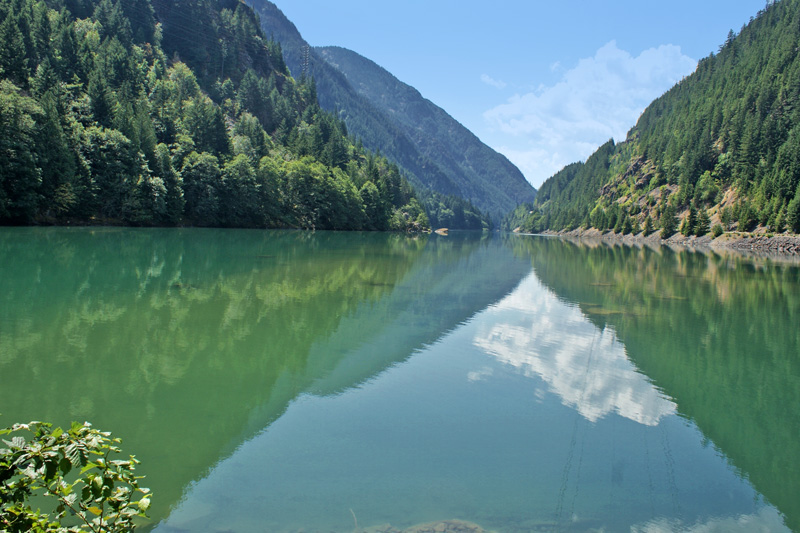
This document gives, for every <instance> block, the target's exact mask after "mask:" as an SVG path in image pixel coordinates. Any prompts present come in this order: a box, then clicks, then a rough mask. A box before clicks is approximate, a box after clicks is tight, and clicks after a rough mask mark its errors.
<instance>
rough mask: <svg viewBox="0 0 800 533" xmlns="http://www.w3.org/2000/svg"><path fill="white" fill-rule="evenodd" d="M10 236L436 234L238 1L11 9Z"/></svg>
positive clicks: (1, 52) (2, 200)
mask: <svg viewBox="0 0 800 533" xmlns="http://www.w3.org/2000/svg"><path fill="white" fill-rule="evenodd" d="M0 21H1V22H0V223H3V224H67V223H79V224H85V223H95V224H99V223H102V224H126V225H142V226H153V225H159V226H170V225H196V226H221V227H294V228H316V229H366V230H390V229H391V230H405V229H426V228H428V227H429V219H428V216H427V214H426V213H425V210H424V208H423V206H422V204H423V203H425V205H426V206H427V207H428V210H429V211H430V212H431V213H432V214H433V215H434V216H435V217H437V218H443V217H446V216H448V215H450V214H452V215H453V217H456V216H460V217H461V219H462V220H463V221H469V222H471V223H474V222H475V221H474V217H475V216H477V217H478V219H479V221H478V223H477V225H478V227H481V226H482V224H481V221H480V215H479V214H478V215H474V214H473V213H471V212H469V211H467V212H465V211H464V209H460V210H459V205H460V204H457V202H454V201H453V200H451V199H448V198H445V197H442V196H440V195H433V194H431V193H428V192H425V193H424V194H423V195H422V196H418V195H417V193H416V192H415V191H414V189H413V187H412V186H411V185H410V184H409V182H408V181H407V180H406V179H405V177H404V176H403V175H402V174H401V171H400V169H399V168H398V167H397V166H396V165H394V164H392V163H390V162H389V161H388V160H387V159H386V158H385V157H382V156H380V155H376V154H374V153H371V152H369V151H368V150H366V149H365V148H364V147H363V146H362V144H361V143H360V142H357V141H353V140H352V138H350V137H348V132H347V127H346V126H345V124H344V122H343V121H341V120H340V119H338V118H336V117H335V116H334V115H332V114H330V113H328V112H325V111H323V110H322V109H321V108H320V106H319V104H318V100H317V94H316V85H315V82H314V80H313V79H312V78H310V77H305V76H301V77H300V79H294V78H292V77H291V76H290V75H289V70H288V69H287V67H286V64H285V62H284V58H283V54H282V50H281V46H280V45H279V44H278V43H277V42H275V41H273V40H271V39H269V38H267V37H266V36H265V35H264V34H263V32H262V30H261V28H260V22H259V20H258V17H257V16H256V15H255V14H254V13H253V11H252V10H251V9H250V8H249V7H247V6H246V5H245V4H243V3H241V2H239V1H237V0H153V1H152V2H151V1H150V0H116V1H112V0H0Z"/></svg>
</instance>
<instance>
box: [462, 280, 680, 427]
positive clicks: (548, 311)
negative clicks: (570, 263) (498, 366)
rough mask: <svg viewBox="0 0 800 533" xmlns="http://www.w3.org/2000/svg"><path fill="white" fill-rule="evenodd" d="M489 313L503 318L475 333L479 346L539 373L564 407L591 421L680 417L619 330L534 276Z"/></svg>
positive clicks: (528, 371) (527, 371)
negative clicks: (640, 369)
mask: <svg viewBox="0 0 800 533" xmlns="http://www.w3.org/2000/svg"><path fill="white" fill-rule="evenodd" d="M487 312H488V313H493V314H496V315H497V320H496V321H495V322H494V325H493V326H491V327H490V328H489V330H488V331H480V332H479V333H478V334H477V335H476V337H475V339H474V344H475V345H476V346H477V347H479V348H480V349H482V350H483V351H484V352H486V353H487V354H489V355H492V356H493V357H496V358H497V359H498V360H499V361H501V362H503V363H505V364H507V365H510V366H512V367H514V368H516V369H517V370H518V371H519V372H520V373H522V374H523V375H526V376H530V377H533V376H539V377H540V378H541V379H543V380H544V381H545V382H546V383H547V384H548V386H549V388H550V390H551V392H553V393H555V394H557V395H558V396H559V397H560V398H561V402H562V403H563V404H564V405H566V406H568V407H571V408H573V409H575V410H576V411H578V413H580V414H581V416H583V417H584V418H586V419H587V420H589V421H590V422H596V421H598V420H600V419H601V418H603V417H605V416H607V415H608V414H610V413H613V412H616V413H617V414H619V415H620V416H623V417H625V418H628V419H630V420H633V421H634V422H638V423H640V424H644V425H646V426H657V425H658V423H659V420H661V418H663V417H665V416H668V415H671V414H674V413H675V410H676V406H675V404H674V403H673V402H672V401H671V400H669V399H667V398H665V397H664V396H663V395H662V394H661V393H660V392H659V391H658V390H657V389H656V388H655V387H654V386H653V384H652V383H650V381H649V380H648V379H647V377H646V376H644V375H642V374H641V373H639V372H638V371H637V370H636V367H635V366H634V365H633V363H631V361H630V360H629V359H628V356H627V354H626V353H625V346H623V345H622V343H620V342H619V341H618V340H617V338H616V335H615V333H614V331H613V329H611V328H605V329H603V330H602V331H601V330H599V329H598V328H597V327H596V326H595V325H594V324H592V323H591V322H590V321H589V320H588V319H587V317H586V316H585V315H584V314H583V313H582V312H581V310H580V309H579V308H578V307H576V306H569V305H566V304H565V303H564V302H563V301H560V300H559V299H558V298H557V297H556V296H555V295H554V294H552V293H551V292H550V291H548V290H547V289H546V288H544V287H543V286H542V285H541V283H540V282H539V280H538V279H537V278H536V276H534V275H531V276H530V277H528V278H527V279H526V280H525V281H523V282H522V284H521V285H520V287H519V288H518V289H517V290H515V291H514V292H513V293H512V294H511V295H509V296H508V297H507V298H505V299H503V300H501V301H500V302H499V303H498V304H497V305H495V306H494V307H492V308H491V309H489V310H488V311H487ZM473 374H475V376H477V375H479V373H473ZM473 377H474V376H471V379H472V378H473Z"/></svg>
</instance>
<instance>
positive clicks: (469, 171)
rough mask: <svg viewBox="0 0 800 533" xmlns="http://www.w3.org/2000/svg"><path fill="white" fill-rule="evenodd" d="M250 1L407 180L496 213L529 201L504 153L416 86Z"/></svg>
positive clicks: (352, 124)
mask: <svg viewBox="0 0 800 533" xmlns="http://www.w3.org/2000/svg"><path fill="white" fill-rule="evenodd" d="M247 1H248V3H249V4H251V5H253V6H254V8H255V9H256V11H257V12H258V13H259V15H260V16H261V24H262V27H263V28H264V30H265V32H266V33H267V34H268V35H271V36H273V37H274V38H275V40H277V41H279V42H280V43H281V45H282V47H283V50H284V54H285V57H286V62H287V64H288V65H289V68H290V69H291V71H292V72H293V73H294V74H295V75H296V76H297V75H298V73H299V72H302V71H303V69H304V68H305V67H304V65H306V64H307V72H308V75H310V76H313V77H314V78H315V80H316V84H317V91H318V94H319V99H320V104H321V105H322V107H323V108H325V109H328V110H331V111H335V112H337V113H338V114H339V116H340V117H341V118H342V119H343V120H344V121H345V123H346V124H347V127H348V130H349V131H350V132H351V133H352V134H354V135H355V136H357V137H358V138H359V139H361V140H362V141H363V143H364V145H365V146H367V147H369V148H371V149H374V150H380V152H381V153H382V154H384V155H386V156H387V157H388V158H389V159H390V160H392V161H394V162H396V163H397V164H398V165H399V166H400V167H401V168H402V169H404V170H406V171H408V173H409V174H410V175H411V176H413V178H411V179H412V182H414V183H415V184H416V183H420V184H423V185H424V186H426V187H429V188H430V189H431V190H433V191H437V192H439V193H442V194H445V195H457V196H459V197H461V198H465V199H467V200H469V201H471V202H472V203H474V204H475V205H476V206H478V208H480V209H481V210H483V211H484V212H488V213H490V214H491V215H492V217H493V218H495V219H499V217H501V216H502V215H503V214H505V213H507V212H508V211H509V210H510V209H513V208H514V207H515V206H516V205H518V204H519V203H520V202H530V201H532V200H533V198H534V196H535V190H534V189H533V187H532V186H531V185H530V184H529V183H528V182H527V181H526V180H525V178H524V177H523V175H522V173H521V172H520V171H519V170H518V169H517V168H516V167H515V166H514V165H513V164H511V163H510V162H509V161H508V159H506V158H505V156H503V155H501V154H498V153H497V152H495V151H494V150H492V149H491V148H489V147H488V146H486V145H485V144H483V143H482V142H481V141H480V140H479V139H478V138H477V137H475V136H474V135H473V134H472V133H471V132H470V131H469V130H467V129H466V128H464V127H463V126H462V125H461V124H460V123H458V122H457V121H456V120H455V119H453V118H452V117H450V116H449V115H448V114H447V113H446V112H444V111H443V110H442V109H441V108H439V107H437V106H436V105H434V104H433V103H431V102H430V101H428V100H426V99H424V98H423V97H422V96H421V95H420V94H419V92H418V91H417V90H416V89H414V88H412V87H410V86H408V85H406V84H404V83H402V82H401V81H399V80H397V78H395V77H394V76H392V75H391V74H390V73H389V72H387V71H386V70H384V69H383V68H381V67H379V66H378V65H376V64H375V63H373V62H372V61H370V60H368V59H366V58H364V57H362V56H360V55H358V54H356V53H355V52H351V51H349V50H346V49H343V48H336V47H327V48H310V47H309V46H308V43H306V42H305V41H304V40H303V38H302V37H301V35H300V33H299V32H298V31H297V28H295V26H294V25H293V24H292V23H291V22H290V21H289V20H288V19H286V17H285V16H284V14H283V13H282V12H281V11H280V10H279V9H278V8H277V7H276V6H275V5H274V4H273V3H271V2H269V1H268V0H247ZM306 58H307V59H308V60H307V61H306Z"/></svg>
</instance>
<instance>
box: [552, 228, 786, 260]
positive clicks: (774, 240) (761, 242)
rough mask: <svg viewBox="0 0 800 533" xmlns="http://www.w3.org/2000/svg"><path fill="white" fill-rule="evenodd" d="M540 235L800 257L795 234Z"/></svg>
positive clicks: (574, 232)
mask: <svg viewBox="0 0 800 533" xmlns="http://www.w3.org/2000/svg"><path fill="white" fill-rule="evenodd" d="M543 235H550V236H560V237H569V238H575V239H580V240H601V241H608V242H619V243H623V244H651V245H659V244H661V245H668V246H678V247H683V248H706V249H726V250H735V251H739V252H754V253H758V254H759V255H780V256H798V257H800V236H798V235H784V234H779V235H768V234H758V233H737V232H728V233H723V234H722V235H720V236H719V237H717V238H713V237H712V236H711V235H704V236H702V237H695V236H691V237H685V236H683V235H681V234H680V233H676V234H675V235H673V236H672V237H670V238H668V239H662V238H661V235H660V234H659V232H657V231H656V232H654V233H651V234H650V235H648V236H645V235H644V234H643V233H639V234H636V235H633V234H628V235H622V234H619V233H614V232H613V231H609V232H606V233H603V232H601V231H599V230H597V229H594V228H591V229H576V230H572V231H560V232H551V231H550V232H545V233H543Z"/></svg>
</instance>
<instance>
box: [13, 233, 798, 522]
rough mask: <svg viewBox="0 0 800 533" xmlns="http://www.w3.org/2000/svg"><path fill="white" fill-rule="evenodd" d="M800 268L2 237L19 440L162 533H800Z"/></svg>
mask: <svg viewBox="0 0 800 533" xmlns="http://www.w3.org/2000/svg"><path fill="white" fill-rule="evenodd" d="M798 324H800V269H798V267H797V266H796V265H794V264H791V263H781V262H774V261H770V260H768V259H749V258H742V257H739V256H736V255H726V254H722V255H720V254H716V253H695V252H673V251H671V250H669V249H666V248H659V249H650V248H642V249H639V248H628V247H620V246H616V247H613V246H607V245H589V244H580V243H569V242H564V241H560V240H554V239H546V238H536V237H524V236H509V237H490V236H481V235H479V234H477V235H476V234H453V235H451V236H450V237H447V238H442V237H437V236H430V237H417V238H410V237H405V236H399V235H386V234H345V233H315V234H311V233H300V232H260V231H240V230H234V231H223V230H130V229H69V228H56V229H43V228H6V229H1V230H0V413H2V418H0V425H10V424H11V423H13V422H15V421H23V420H32V419H43V420H49V421H53V422H55V423H57V424H67V423H69V422H70V421H71V420H81V421H82V420H90V421H92V423H93V424H94V425H95V426H97V427H100V428H102V429H106V430H110V431H113V432H114V434H115V435H116V436H120V437H122V438H123V447H124V449H125V450H126V451H128V452H130V453H135V454H136V456H137V457H138V458H139V459H140V460H141V461H142V466H141V468H140V470H141V471H142V472H143V473H145V474H146V475H147V480H146V481H147V482H146V485H148V486H149V487H151V488H152V489H153V490H154V492H155V498H154V504H155V505H154V508H153V509H152V513H151V517H152V521H151V522H149V523H147V524H144V526H145V527H146V528H147V529H151V530H154V531H157V532H161V533H171V532H194V531H197V532H223V531H237V532H239V531H241V532H246V531H306V532H312V531H320V532H322V531H325V532H328V531H344V532H350V531H353V530H354V529H355V528H356V522H357V525H358V527H359V528H367V527H371V526H377V525H380V524H387V523H388V524H391V525H392V526H394V527H396V528H400V529H402V528H406V527H410V526H412V525H414V524H418V523H422V522H430V521H436V520H444V519H452V518H458V519H462V520H468V521H472V522H475V523H477V524H479V525H481V526H482V527H484V528H486V529H487V530H496V531H509V532H512V531H641V532H660V531H693V532H694V531H696V532H701V531H703V532H705V531H800V466H798V465H800V439H798V436H800V328H798Z"/></svg>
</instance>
